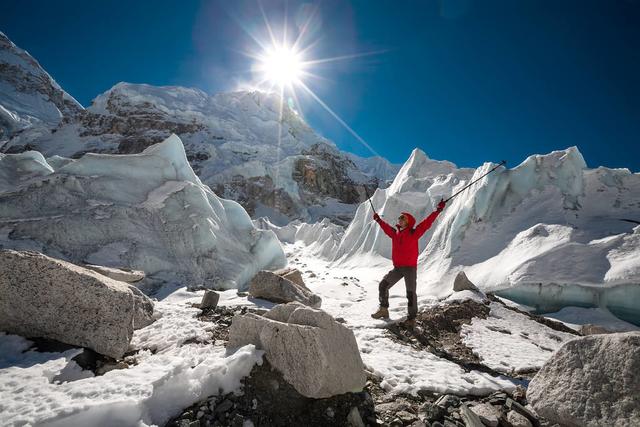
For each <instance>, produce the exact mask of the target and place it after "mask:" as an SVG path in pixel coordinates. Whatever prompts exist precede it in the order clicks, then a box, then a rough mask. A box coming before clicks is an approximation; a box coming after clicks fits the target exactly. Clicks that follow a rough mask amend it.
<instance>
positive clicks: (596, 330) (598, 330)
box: [579, 323, 612, 335]
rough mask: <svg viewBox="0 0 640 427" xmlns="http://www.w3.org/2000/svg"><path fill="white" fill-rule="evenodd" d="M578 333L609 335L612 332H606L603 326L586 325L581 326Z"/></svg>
mask: <svg viewBox="0 0 640 427" xmlns="http://www.w3.org/2000/svg"><path fill="white" fill-rule="evenodd" d="M579 332H580V333H581V334H582V335H598V334H610V333H612V331H610V330H608V329H607V328H605V327H604V326H600V325H593V324H591V323H588V324H586V325H581V326H580V330H579Z"/></svg>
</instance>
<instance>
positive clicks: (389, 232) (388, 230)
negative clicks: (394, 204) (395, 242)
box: [373, 214, 396, 237]
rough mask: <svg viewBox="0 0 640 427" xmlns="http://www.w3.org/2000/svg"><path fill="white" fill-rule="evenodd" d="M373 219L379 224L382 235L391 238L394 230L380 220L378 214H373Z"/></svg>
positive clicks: (394, 232)
mask: <svg viewBox="0 0 640 427" xmlns="http://www.w3.org/2000/svg"><path fill="white" fill-rule="evenodd" d="M373 219H374V220H375V221H376V222H377V223H378V224H380V228H382V231H384V234H386V235H387V236H389V237H393V236H395V234H396V229H395V228H393V227H392V226H390V225H389V224H387V223H386V222H385V221H384V220H383V219H382V218H380V215H378V214H374V215H373Z"/></svg>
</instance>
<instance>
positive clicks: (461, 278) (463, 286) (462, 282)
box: [453, 271, 480, 292]
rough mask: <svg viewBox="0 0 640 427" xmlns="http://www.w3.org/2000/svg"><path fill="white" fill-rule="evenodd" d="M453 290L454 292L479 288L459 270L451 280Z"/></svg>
mask: <svg viewBox="0 0 640 427" xmlns="http://www.w3.org/2000/svg"><path fill="white" fill-rule="evenodd" d="M453 290H454V291H455V292H460V291H478V292H479V291H480V289H478V287H477V286H476V285H474V284H473V282H471V280H469V278H468V277H467V275H466V274H464V271H461V272H459V273H458V275H457V276H456V278H455V279H454V280H453Z"/></svg>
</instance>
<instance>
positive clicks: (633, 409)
mask: <svg viewBox="0 0 640 427" xmlns="http://www.w3.org/2000/svg"><path fill="white" fill-rule="evenodd" d="M638 372H640V332H628V333H619V334H607V335H592V336H588V337H583V338H577V339H574V340H571V341H569V342H568V343H566V344H565V345H564V346H563V347H561V348H560V349H559V350H558V351H557V352H556V353H555V354H554V355H553V356H552V357H551V358H550V359H549V361H548V362H547V363H546V364H545V365H544V367H543V368H542V369H541V370H540V372H538V374H537V375H536V376H535V377H534V378H533V380H532V381H531V383H530V384H529V388H528V390H527V399H528V400H529V402H530V403H531V404H532V406H533V408H534V409H535V410H536V412H537V413H538V414H539V415H541V416H542V417H544V418H546V419H547V420H549V421H551V422H554V423H558V424H561V425H567V426H591V425H615V426H637V425H640V393H639V392H638V391H639V390H640V375H638Z"/></svg>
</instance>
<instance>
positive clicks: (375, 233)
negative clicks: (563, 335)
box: [331, 147, 640, 324]
mask: <svg viewBox="0 0 640 427" xmlns="http://www.w3.org/2000/svg"><path fill="white" fill-rule="evenodd" d="M493 166H494V165H492V164H490V163H487V164H485V165H483V166H482V167H480V168H478V169H477V170H475V171H473V170H469V169H457V168H456V167H455V165H452V164H450V163H448V162H436V161H433V160H430V159H428V158H427V157H426V156H425V155H424V153H422V152H420V151H419V150H415V151H414V152H413V153H412V155H411V157H410V159H409V160H408V161H407V162H406V163H405V165H404V166H403V167H402V169H401V170H400V172H399V173H398V175H397V176H396V178H395V180H394V181H393V183H392V184H391V186H390V187H389V188H387V189H384V190H378V191H376V193H375V194H374V195H373V197H372V201H373V204H374V205H375V206H376V207H377V209H378V211H379V212H380V213H381V214H383V215H384V217H385V218H386V219H387V221H388V222H391V223H395V218H397V216H398V215H399V213H400V212H401V211H405V210H406V211H409V212H411V213H413V214H414V215H415V216H416V217H417V218H418V219H421V218H423V217H424V216H426V215H427V214H428V213H430V212H432V211H433V209H434V206H435V204H436V203H437V201H438V200H439V199H440V198H446V197H448V196H450V195H451V194H453V193H455V192H456V191H457V190H458V189H460V188H462V187H463V186H464V185H465V184H466V183H468V182H470V180H473V179H475V178H476V177H480V176H481V175H482V174H484V173H486V172H487V171H488V170H489V169H490V168H492V167H493ZM372 214H373V212H372V210H371V207H370V205H369V203H362V204H361V205H360V206H359V208H358V210H357V211H356V214H355V217H354V221H353V222H352V223H351V224H350V225H349V227H348V228H347V230H346V231H345V234H344V237H342V239H341V241H340V243H339V247H338V249H337V252H336V255H335V256H333V257H331V259H333V260H335V261H336V262H337V263H339V264H342V265H357V264H359V263H361V262H362V257H363V256H364V257H366V256H370V255H372V254H373V255H382V256H384V257H387V258H390V239H389V238H388V237H386V236H385V235H384V234H383V233H382V231H381V230H380V229H379V227H378V226H377V224H376V223H375V222H373V221H372V220H371V217H372ZM624 219H631V220H635V221H638V220H640V174H637V173H636V174H634V173H631V172H630V171H629V170H627V169H608V168H603V167H601V168H597V169H588V168H587V167H586V164H585V162H584V159H583V158H582V155H581V154H580V152H579V151H578V149H577V148H576V147H571V148H569V149H566V150H561V151H555V152H552V153H550V154H547V155H534V156H531V157H529V158H527V159H526V160H525V161H524V162H522V164H520V165H518V166H517V167H515V168H513V169H505V168H503V167H501V168H499V169H498V170H496V171H495V172H494V173H492V174H490V175H489V176H487V177H486V178H483V179H482V180H481V181H480V182H478V183H476V184H474V185H473V186H472V187H471V188H470V189H469V190H467V191H465V192H463V193H462V194H460V195H459V196H458V197H457V198H455V199H454V200H453V201H452V202H450V203H449V205H448V206H447V208H446V209H445V211H444V212H443V213H442V214H441V215H440V217H439V218H438V220H437V221H436V223H435V224H434V226H433V227H432V229H431V230H430V231H429V232H428V233H427V234H426V235H425V237H423V238H422V240H421V245H420V250H421V254H420V258H419V263H420V271H419V276H418V277H419V282H421V283H422V285H419V286H423V287H428V289H429V291H430V292H431V293H432V294H433V295H436V296H445V295H447V294H448V293H449V292H450V291H451V284H452V283H453V277H454V276H455V274H456V273H457V272H458V271H460V270H464V271H465V272H466V274H467V276H468V277H469V278H470V279H471V280H472V281H473V282H474V283H476V284H477V285H479V286H480V287H481V288H482V289H483V290H485V291H498V292H499V293H500V294H502V295H505V296H508V297H509V298H511V299H514V300H516V301H519V302H522V303H523V304H527V305H530V306H533V307H536V308H537V309H538V310H541V311H557V310H559V309H560V308H562V307H564V306H566V305H578V306H584V307H590V306H599V305H601V306H603V307H608V308H609V310H611V311H612V312H613V313H614V314H616V315H618V316H620V317H622V318H623V319H625V320H628V321H632V322H634V323H636V324H638V322H640V306H639V305H638V303H637V301H639V300H640V237H639V236H640V227H637V226H635V224H634V223H633V222H629V221H624ZM634 226H635V228H634Z"/></svg>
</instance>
